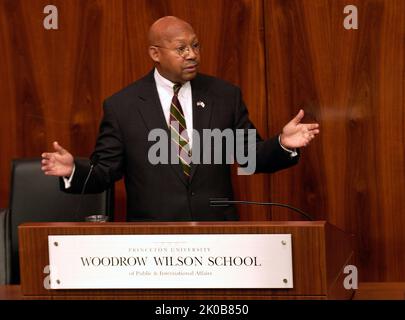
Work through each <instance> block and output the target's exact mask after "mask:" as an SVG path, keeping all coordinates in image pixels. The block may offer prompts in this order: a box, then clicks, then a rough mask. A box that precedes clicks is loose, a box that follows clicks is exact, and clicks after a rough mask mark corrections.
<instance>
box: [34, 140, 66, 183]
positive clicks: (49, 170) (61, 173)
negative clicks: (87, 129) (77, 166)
mask: <svg viewBox="0 0 405 320" xmlns="http://www.w3.org/2000/svg"><path fill="white" fill-rule="evenodd" d="M53 148H54V149H55V152H44V153H43V154H42V167H41V169H42V171H43V172H44V173H45V174H46V175H48V176H57V177H70V176H71V174H72V171H73V167H74V159H73V156H72V155H71V154H70V153H69V151H67V150H65V149H63V148H62V146H60V145H59V144H58V143H57V142H56V141H55V142H54V143H53Z"/></svg>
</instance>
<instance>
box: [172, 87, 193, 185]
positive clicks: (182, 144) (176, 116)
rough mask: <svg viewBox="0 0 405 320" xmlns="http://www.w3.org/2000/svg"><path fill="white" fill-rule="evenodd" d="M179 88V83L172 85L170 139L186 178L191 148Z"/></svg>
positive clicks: (188, 174)
mask: <svg viewBox="0 0 405 320" xmlns="http://www.w3.org/2000/svg"><path fill="white" fill-rule="evenodd" d="M180 88H181V84H180V83H176V84H175V85H174V86H173V93H174V94H173V98H172V104H171V106H170V120H169V127H170V132H171V140H172V142H173V143H174V144H175V148H176V150H177V156H178V157H179V160H180V164H181V166H182V168H183V172H184V174H185V176H186V178H187V180H188V179H189V177H190V163H191V149H190V144H189V138H188V134H187V126H186V120H185V118H184V112H183V108H182V107H181V104H180V101H179V98H178V93H179V90H180Z"/></svg>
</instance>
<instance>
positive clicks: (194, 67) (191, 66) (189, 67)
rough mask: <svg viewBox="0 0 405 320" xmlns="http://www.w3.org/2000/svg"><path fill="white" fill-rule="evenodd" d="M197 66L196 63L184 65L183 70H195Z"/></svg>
mask: <svg viewBox="0 0 405 320" xmlns="http://www.w3.org/2000/svg"><path fill="white" fill-rule="evenodd" d="M197 67H198V64H193V65H190V66H187V67H185V68H184V70H186V71H196V70H197Z"/></svg>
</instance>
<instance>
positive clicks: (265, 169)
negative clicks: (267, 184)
mask: <svg viewBox="0 0 405 320" xmlns="http://www.w3.org/2000/svg"><path fill="white" fill-rule="evenodd" d="M235 97H236V102H235V109H236V110H235V124H234V126H235V129H239V130H241V129H242V130H243V131H244V134H243V141H241V139H238V138H237V139H236V141H237V145H238V144H239V145H242V144H243V148H244V150H245V154H249V150H252V148H251V147H250V146H252V144H254V147H255V148H253V150H254V152H253V155H255V156H256V159H255V160H256V168H255V171H254V173H273V172H276V171H279V170H282V169H286V168H289V167H291V166H293V165H295V164H297V163H298V160H299V152H298V155H297V156H295V157H291V153H289V152H288V151H286V150H284V149H283V148H282V147H281V145H280V143H279V141H278V135H277V136H274V137H272V138H270V139H268V140H263V139H262V138H261V137H260V135H259V133H258V132H257V131H256V134H255V135H254V137H253V138H252V136H250V139H249V131H250V130H253V129H254V130H256V128H255V126H254V125H253V123H252V122H251V121H250V119H249V113H248V110H247V108H246V106H245V103H244V102H243V99H242V94H241V92H240V89H239V88H237V89H236V95H235ZM251 132H252V131H251ZM250 153H251V154H252V152H250ZM239 165H240V166H241V167H246V165H247V164H246V163H240V162H239Z"/></svg>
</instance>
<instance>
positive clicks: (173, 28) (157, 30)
mask: <svg viewBox="0 0 405 320" xmlns="http://www.w3.org/2000/svg"><path fill="white" fill-rule="evenodd" d="M185 31H187V32H191V33H194V30H193V27H192V26H191V25H190V24H189V23H188V22H186V21H184V20H181V19H179V18H177V17H174V16H166V17H162V18H160V19H158V20H156V21H155V22H154V23H153V24H152V26H151V27H150V29H149V34H148V39H149V45H151V46H152V45H157V44H160V45H163V44H165V43H168V42H169V43H170V42H171V41H173V39H174V38H176V37H177V36H179V35H181V34H182V33H184V32H185Z"/></svg>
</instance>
